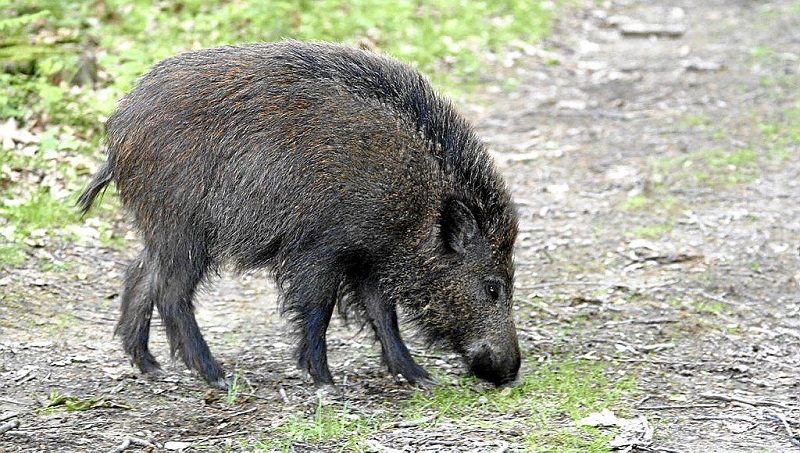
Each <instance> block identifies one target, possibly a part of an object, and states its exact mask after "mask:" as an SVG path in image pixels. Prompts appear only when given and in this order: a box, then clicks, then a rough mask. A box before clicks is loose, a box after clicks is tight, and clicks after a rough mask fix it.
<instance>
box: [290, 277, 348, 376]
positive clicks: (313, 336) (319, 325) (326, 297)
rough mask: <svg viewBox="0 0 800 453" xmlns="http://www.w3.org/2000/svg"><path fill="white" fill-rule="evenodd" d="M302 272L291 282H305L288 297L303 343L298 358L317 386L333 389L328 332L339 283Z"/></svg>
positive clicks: (301, 366)
mask: <svg viewBox="0 0 800 453" xmlns="http://www.w3.org/2000/svg"><path fill="white" fill-rule="evenodd" d="M307 274H308V272H301V273H300V275H295V276H294V277H293V278H292V281H295V282H303V284H302V285H297V286H296V287H292V288H290V290H289V292H288V293H287V294H286V303H287V308H288V309H289V310H290V311H292V312H293V315H292V320H293V321H294V322H295V323H296V324H297V326H298V327H299V334H300V343H299V345H298V347H297V357H298V364H299V366H300V369H301V370H303V371H306V372H308V374H309V375H310V376H311V379H313V381H314V385H316V386H317V387H320V388H333V376H332V375H331V370H330V368H329V367H328V348H327V345H326V342H325V341H326V340H325V338H326V332H327V330H328V324H329V323H330V321H331V315H332V314H333V309H334V306H335V305H336V289H337V288H338V279H335V278H330V279H329V278H326V277H325V276H323V275H307Z"/></svg>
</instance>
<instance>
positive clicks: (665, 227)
mask: <svg viewBox="0 0 800 453" xmlns="http://www.w3.org/2000/svg"><path fill="white" fill-rule="evenodd" d="M672 228H673V226H672V224H670V223H661V224H656V225H647V226H643V227H638V228H635V229H633V231H632V232H631V233H632V234H633V236H635V237H637V238H642V239H657V238H660V237H662V236H664V235H666V234H667V233H669V232H670V231H672Z"/></svg>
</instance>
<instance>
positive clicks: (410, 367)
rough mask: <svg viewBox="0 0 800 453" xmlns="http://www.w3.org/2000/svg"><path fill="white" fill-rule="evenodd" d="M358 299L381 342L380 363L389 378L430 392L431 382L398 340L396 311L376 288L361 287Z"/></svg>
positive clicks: (403, 344) (365, 285) (425, 372)
mask: <svg viewBox="0 0 800 453" xmlns="http://www.w3.org/2000/svg"><path fill="white" fill-rule="evenodd" d="M361 297H363V298H364V303H365V305H366V309H367V316H368V317H369V318H370V322H371V323H372V328H373V329H374V330H375V334H376V335H377V336H378V340H379V341H380V342H381V349H382V351H383V361H384V362H385V363H386V366H387V367H388V368H389V372H390V373H391V374H392V376H397V375H398V374H402V375H403V377H404V378H406V379H407V380H408V382H410V383H412V384H415V385H418V386H420V387H423V388H430V387H431V386H432V385H433V384H435V380H434V379H433V378H432V377H431V376H430V375H429V374H428V372H427V371H425V369H424V368H422V367H421V366H419V365H418V364H417V363H416V362H415V361H414V359H413V358H412V357H411V353H409V351H408V348H407V347H406V344H405V343H404V342H403V340H402V338H400V328H399V327H398V325H397V311H396V310H395V307H394V305H391V304H390V303H388V302H387V301H386V299H385V298H384V297H383V294H382V293H381V291H380V289H378V287H377V285H374V284H371V283H369V282H367V283H364V284H362V286H361Z"/></svg>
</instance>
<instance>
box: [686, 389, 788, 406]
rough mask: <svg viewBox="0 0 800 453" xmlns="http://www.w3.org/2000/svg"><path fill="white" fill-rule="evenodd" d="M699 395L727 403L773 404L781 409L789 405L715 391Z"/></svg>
mask: <svg viewBox="0 0 800 453" xmlns="http://www.w3.org/2000/svg"><path fill="white" fill-rule="evenodd" d="M700 397H701V398H706V399H710V400H718V401H725V402H728V403H742V404H747V405H749V406H775V407H780V408H781V409H789V407H788V406H786V405H785V404H783V403H778V402H775V401H767V400H751V399H747V398H743V397H740V396H727V395H719V394H717V393H701V394H700Z"/></svg>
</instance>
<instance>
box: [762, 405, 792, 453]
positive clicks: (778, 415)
mask: <svg viewBox="0 0 800 453" xmlns="http://www.w3.org/2000/svg"><path fill="white" fill-rule="evenodd" d="M768 413H769V415H771V416H773V417H775V418H777V419H778V420H779V421H780V422H781V424H782V425H783V429H784V430H785V431H786V434H788V435H789V442H791V443H792V444H793V445H795V446H798V447H800V439H798V438H797V436H796V435H795V434H794V432H792V427H791V426H790V425H789V421H788V420H787V419H786V416H785V415H783V414H781V413H779V412H775V411H769V412H768Z"/></svg>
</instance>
